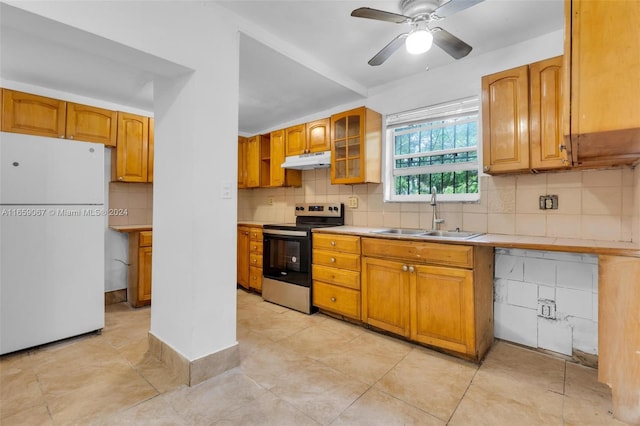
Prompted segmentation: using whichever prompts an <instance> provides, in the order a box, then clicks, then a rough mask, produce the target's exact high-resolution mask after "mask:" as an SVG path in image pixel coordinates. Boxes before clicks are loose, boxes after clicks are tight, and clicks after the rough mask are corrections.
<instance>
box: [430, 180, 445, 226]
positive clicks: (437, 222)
mask: <svg viewBox="0 0 640 426" xmlns="http://www.w3.org/2000/svg"><path fill="white" fill-rule="evenodd" d="M436 191H437V189H436V187H435V186H433V187H431V203H430V204H431V206H432V207H433V221H432V224H431V230H432V231H437V230H438V225H440V224H441V223H443V222H444V219H440V218H438V202H437V201H436Z"/></svg>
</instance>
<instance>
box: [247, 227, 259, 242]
mask: <svg viewBox="0 0 640 426" xmlns="http://www.w3.org/2000/svg"><path fill="white" fill-rule="evenodd" d="M249 239H250V240H251V241H260V242H262V228H249Z"/></svg>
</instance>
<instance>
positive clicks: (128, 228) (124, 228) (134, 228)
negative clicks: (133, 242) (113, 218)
mask: <svg viewBox="0 0 640 426" xmlns="http://www.w3.org/2000/svg"><path fill="white" fill-rule="evenodd" d="M109 228H110V229H113V230H114V231H118V232H140V231H152V230H153V226H152V225H144V224H143V225H109Z"/></svg>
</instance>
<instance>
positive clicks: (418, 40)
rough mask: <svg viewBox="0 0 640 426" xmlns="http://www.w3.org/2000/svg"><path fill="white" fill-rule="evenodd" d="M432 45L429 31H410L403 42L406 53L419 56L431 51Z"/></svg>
mask: <svg viewBox="0 0 640 426" xmlns="http://www.w3.org/2000/svg"><path fill="white" fill-rule="evenodd" d="M432 44H433V34H431V32H430V31H429V30H415V31H412V32H411V34H409V36H407V40H406V41H405V47H406V48H407V52H409V53H410V54H412V55H419V54H421V53H424V52H426V51H427V50H429V49H431V45H432Z"/></svg>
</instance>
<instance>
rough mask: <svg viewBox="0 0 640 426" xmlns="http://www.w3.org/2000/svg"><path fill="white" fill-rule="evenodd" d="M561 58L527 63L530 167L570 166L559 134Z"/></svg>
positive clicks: (561, 82) (562, 136)
mask: <svg viewBox="0 0 640 426" xmlns="http://www.w3.org/2000/svg"><path fill="white" fill-rule="evenodd" d="M563 60H564V58H563V57H562V56H556V57H555V58H550V59H547V60H544V61H540V62H536V63H533V64H531V65H530V66H529V78H530V86H531V101H530V111H529V112H530V117H529V118H530V119H529V133H530V139H531V151H530V152H531V169H534V170H544V169H557V168H563V167H568V166H570V161H569V160H568V158H567V146H566V144H565V141H564V135H563V99H564V96H566V95H565V94H564V90H563V87H564V84H563V81H562V78H563V74H562V66H563Z"/></svg>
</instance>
